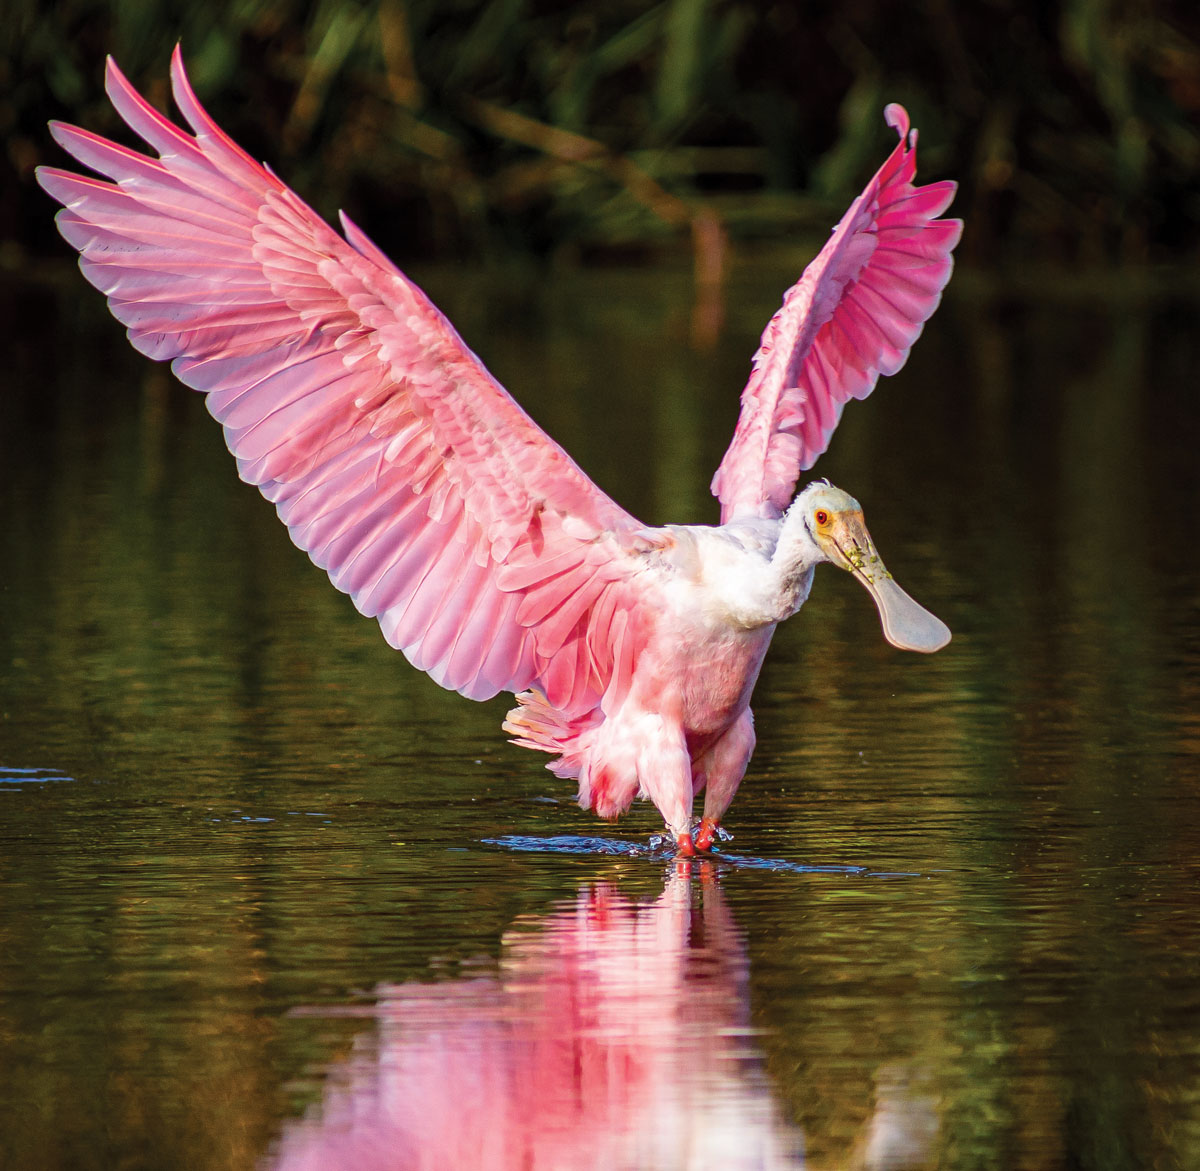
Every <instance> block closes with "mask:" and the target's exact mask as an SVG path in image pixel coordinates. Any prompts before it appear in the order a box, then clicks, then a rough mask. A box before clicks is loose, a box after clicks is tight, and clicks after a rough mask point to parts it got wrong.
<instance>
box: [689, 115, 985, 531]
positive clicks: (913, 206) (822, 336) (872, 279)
mask: <svg viewBox="0 0 1200 1171" xmlns="http://www.w3.org/2000/svg"><path fill="white" fill-rule="evenodd" d="M885 116H886V118H887V121H888V124H889V125H890V126H892V127H894V128H895V130H896V131H897V132H898V133H899V135H900V144H899V145H898V146H897V147H896V149H895V150H894V151H893V152H892V153H891V155H889V156H888V159H887V160H886V162H884V164H883V166H882V167H881V168H880V169H879V171H878V173H877V174H876V175H875V176H874V178H872V179H871V181H870V182H869V183H868V184H867V186H866V188H865V189H864V190H863V192H862V194H861V195H859V197H858V198H857V199H856V200H855V201H854V202H853V203H852V204H851V205H850V208H849V210H848V211H847V212H846V214H845V215H844V216H843V217H842V220H841V222H840V223H839V224H838V226H837V227H836V228H835V229H834V230H833V234H832V236H831V237H830V239H829V241H828V242H827V243H826V245H825V247H824V248H822V249H821V252H820V254H819V255H818V256H817V258H816V259H815V260H814V261H813V262H812V263H811V264H810V265H809V266H808V268H807V269H805V271H804V274H803V275H802V276H801V278H800V280H799V281H798V282H797V283H796V284H795V285H793V286H792V288H791V289H789V290H788V292H787V295H786V296H785V297H784V300H783V307H782V308H781V309H780V310H779V312H778V313H776V314H775V316H774V317H773V318H771V321H770V322H769V324H768V325H767V328H766V331H765V332H764V333H763V337H762V344H761V346H760V347H759V350H758V353H757V354H755V356H754V362H753V366H752V370H751V374H750V380H749V382H748V383H747V384H746V388H745V390H744V391H743V392H742V410H741V414H740V415H739V417H738V425H737V430H736V432H735V433H734V437H733V441H732V443H731V444H730V445H729V449H728V450H727V451H726V453H725V457H724V459H723V460H722V461H721V466H720V467H719V468H718V469H717V474H716V475H715V476H714V477H713V482H712V490H713V495H715V496H716V497H717V498H718V499H719V500H720V501H721V519H722V521H729V520H732V519H734V518H735V517H772V518H773V517H778V516H780V515H781V514H782V513H783V511H784V510H785V509H786V508H787V506H788V504H789V503H790V501H791V499H792V495H793V493H794V492H795V488H796V481H797V479H798V477H799V475H800V473H801V471H804V470H806V469H807V468H810V467H812V465H813V464H814V463H815V462H816V460H817V457H818V456H819V455H820V454H821V453H822V452H823V451H824V450H825V448H826V447H827V446H828V444H829V438H830V436H831V435H832V433H833V430H834V428H835V427H836V426H837V423H838V420H839V419H840V417H841V411H842V407H843V406H844V405H845V403H846V402H847V401H848V400H849V399H852V398H865V397H866V396H867V395H868V394H870V393H871V391H872V390H873V389H874V387H875V383H876V380H877V379H878V377H879V375H880V374H894V373H895V372H896V371H897V370H899V369H900V367H901V366H903V365H904V363H905V361H906V360H907V358H908V352H909V349H910V348H911V346H912V344H913V342H914V341H916V339H917V337H918V336H920V333H921V328H922V326H923V324H924V322H925V321H926V320H927V319H928V318H929V317H930V315H931V314H932V313H933V311H934V310H935V309H936V308H937V305H938V301H939V300H940V298H941V294H942V289H943V288H945V285H946V282H947V281H948V280H949V279H950V272H951V269H952V267H953V260H952V258H951V251H952V250H953V248H954V247H955V245H956V244H957V243H958V239H959V236H960V235H961V234H962V223H961V221H959V220H939V219H937V218H936V217H938V216H939V215H941V214H942V212H944V211H945V210H946V208H947V207H948V206H949V205H950V201H951V200H952V199H953V198H954V192H955V184H954V183H952V182H950V181H947V180H943V181H942V182H939V183H931V184H928V185H927V186H924V187H914V186H913V178H914V177H915V175H916V147H917V133H916V131H915V130H913V131H910V130H909V125H908V115H907V113H905V111H904V110H903V108H902V107H900V106H897V105H890V106H888V107H887V109H886V111H885Z"/></svg>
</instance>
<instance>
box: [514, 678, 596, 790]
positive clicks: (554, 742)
mask: <svg viewBox="0 0 1200 1171" xmlns="http://www.w3.org/2000/svg"><path fill="white" fill-rule="evenodd" d="M603 719H604V716H603V714H602V713H601V711H600V709H599V708H598V707H596V708H592V709H591V710H590V711H588V712H585V713H584V714H583V715H581V716H567V715H566V714H565V713H563V712H561V711H559V710H558V708H556V707H552V706H551V704H550V702H549V701H548V700H547V699H546V697H545V695H543V694H542V693H541V692H540V691H537V690H532V691H523V692H521V694H520V695H518V696H517V706H516V707H515V708H513V709H512V711H510V712H509V713H508V715H507V716H506V717H505V720H504V725H503V726H504V730H505V731H506V732H507V733H508V734H509V735H510V736H511V737H512V743H513V744H517V745H519V746H520V747H521V748H533V749H535V750H536V751H538V752H549V753H551V754H552V755H554V756H557V757H558V759H557V760H552V761H551V762H550V763H549V764H548V765H546V767H547V768H548V769H549V770H550V771H551V772H552V773H553V774H554V775H555V776H556V777H564V778H568V777H570V778H574V777H578V776H579V774H580V772H581V771H582V769H583V765H584V761H585V760H586V759H587V754H588V750H589V749H590V748H591V744H592V738H593V736H594V735H595V731H596V729H597V728H598V727H599V726H600V724H601V722H602V721H603Z"/></svg>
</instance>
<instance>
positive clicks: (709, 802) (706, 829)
mask: <svg viewBox="0 0 1200 1171" xmlns="http://www.w3.org/2000/svg"><path fill="white" fill-rule="evenodd" d="M753 751H754V717H753V715H751V713H750V709H749V708H747V709H746V710H745V711H744V712H742V714H741V715H740V716H738V718H737V719H736V720H735V721H734V722H733V723H732V724H731V725H730V726H729V729H728V731H726V732H725V734H724V735H723V736H722V737H721V738H720V739H719V740H718V741H717V742H716V743H715V744H713V745H712V746H711V747H710V748H709V749H708V751H707V752H705V754H704V755H703V756H702V757H701V758H700V759H699V760H698V761H697V762H696V769H697V770H698V771H699V770H703V772H704V773H705V775H706V776H707V778H708V784H707V785H706V786H705V789H704V816H703V817H702V818H701V819H700V828H699V829H698V830H697V831H696V842H695V845H696V849H697V850H703V851H705V852H707V851H709V850H711V849H712V845H713V842H714V841H716V837H717V830H718V829H719V828H720V825H721V815H722V814H723V813H724V812H725V810H726V809H728V808H729V803H730V801H732V800H733V795H734V793H736V792H737V790H738V785H740V784H741V783H742V777H744V776H745V775H746V765H747V764H749V763H750V754H751V753H752V752H753Z"/></svg>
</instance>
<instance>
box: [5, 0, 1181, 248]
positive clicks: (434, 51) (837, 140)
mask: <svg viewBox="0 0 1200 1171" xmlns="http://www.w3.org/2000/svg"><path fill="white" fill-rule="evenodd" d="M5 7H6V18H5V20H4V21H3V22H0V26H2V27H0V45H3V51H0V129H2V130H3V136H4V141H5V143H6V152H5V155H4V158H3V162H2V163H0V239H3V240H4V241H6V242H7V245H6V246H7V249H8V253H9V256H10V258H16V260H18V261H19V260H20V259H21V258H23V257H24V256H27V255H28V254H30V253H34V254H38V253H45V252H47V251H50V250H51V249H52V247H53V245H52V237H51V232H50V229H49V227H48V223H47V221H48V216H47V215H46V214H45V212H46V206H45V202H44V200H43V199H42V197H41V195H40V193H39V192H37V191H36V189H35V188H34V187H33V185H32V182H31V173H32V168H33V167H34V166H35V165H37V164H38V163H40V162H48V161H55V160H56V158H57V151H56V150H55V148H54V146H53V143H51V142H50V141H49V139H48V136H47V135H46V133H45V121H46V119H47V118H49V117H66V118H70V119H74V120H78V121H81V122H84V123H86V124H87V125H89V126H92V127H96V128H99V129H102V130H107V131H112V130H114V129H115V119H114V116H113V115H112V114H111V112H110V111H109V110H108V109H107V107H106V105H105V103H104V101H103V96H102V92H101V75H102V68H101V63H102V60H103V57H104V55H105V54H106V53H109V52H111V53H112V54H113V55H114V56H115V57H116V58H117V59H118V60H119V61H120V62H121V64H122V67H123V68H124V69H125V70H126V71H127V72H128V73H129V75H130V76H131V78H132V79H133V80H134V81H135V83H137V84H138V85H139V86H142V87H145V88H146V89H147V90H148V91H149V93H150V94H151V96H152V98H153V99H154V100H155V101H158V102H163V101H165V97H166V89H165V79H166V67H167V58H168V54H169V53H170V50H171V48H172V46H173V44H174V43H175V42H176V41H177V40H179V41H181V42H182V44H183V46H184V49H185V53H186V56H187V60H188V63H189V67H190V70H191V73H192V76H193V79H194V82H195V84H196V88H197V90H198V91H199V93H200V95H201V97H202V99H203V100H205V101H206V102H207V103H208V104H209V106H210V109H211V110H212V112H213V113H214V115H215V116H216V117H217V119H218V120H219V121H220V122H221V123H222V124H223V125H225V126H227V127H228V128H229V129H230V131H231V132H232V133H233V134H234V136H235V137H236V138H238V139H239V141H241V142H243V143H245V144H246V145H247V146H248V148H249V149H250V150H251V151H252V153H254V154H255V155H256V156H258V157H262V158H267V159H268V160H269V161H270V162H271V163H272V165H273V166H275V168H276V169H277V170H279V171H280V172H282V173H284V174H285V175H286V176H287V177H288V179H289V180H290V181H291V182H292V183H293V185H295V186H297V187H298V188H299V189H300V190H301V191H302V192H304V194H305V195H306V196H307V197H308V198H310V199H311V200H312V201H313V202H314V203H316V205H317V206H318V207H319V208H320V209H321V210H322V212H324V213H326V214H328V213H330V212H332V211H333V210H334V209H336V208H337V207H339V206H344V207H345V208H346V209H347V210H348V211H349V212H350V214H351V215H352V216H353V217H354V218H356V219H358V220H360V221H361V222H362V223H363V224H364V225H365V226H366V227H367V228H368V229H369V230H370V231H371V233H372V234H373V235H374V236H375V237H376V238H377V239H378V240H379V242H380V243H381V244H382V245H383V246H384V248H385V249H386V250H388V251H391V252H392V253H393V254H394V255H396V256H398V257H399V258H401V259H412V258H419V257H428V258H432V257H438V258H444V257H447V256H460V257H461V256H473V257H478V256H486V255H493V254H496V253H504V252H512V251H519V252H527V253H533V254H539V255H545V254H554V255H556V256H560V257H561V256H566V257H571V256H576V257H579V258H582V259H588V258H589V257H591V256H593V255H595V254H597V253H602V254H606V255H611V254H613V253H614V252H617V253H618V254H620V255H621V256H622V257H623V258H624V257H629V258H633V259H637V258H641V257H643V256H645V255H647V254H654V253H656V252H658V251H660V250H661V249H662V248H663V247H664V246H671V245H676V246H677V245H678V244H679V243H684V244H686V242H687V240H688V233H689V231H690V233H691V238H692V239H693V240H694V242H695V245H696V253H697V256H698V257H699V258H700V259H703V258H704V256H705V255H715V256H716V257H717V259H718V260H719V256H720V247H719V241H720V239H721V238H723V236H724V234H726V233H728V234H729V235H731V236H733V237H734V238H735V239H739V240H745V239H749V238H754V237H757V236H763V235H766V236H771V237H775V236H778V235H780V234H783V233H785V232H786V233H791V232H796V231H798V230H805V231H808V230H819V231H820V232H821V233H822V234H823V233H824V231H825V230H826V229H827V227H828V223H829V215H830V211H831V210H833V209H836V208H837V207H838V206H839V205H840V204H841V203H842V202H843V201H844V200H845V198H846V197H847V195H849V194H850V193H852V192H853V190H854V189H855V188H856V187H857V185H858V184H859V183H861V181H862V180H863V178H864V176H865V175H866V174H867V173H869V171H870V169H871V167H872V166H873V165H874V164H875V162H876V160H878V159H879V157H880V155H881V152H882V150H883V149H885V147H886V145H887V143H888V141H889V139H890V134H891V132H890V131H887V130H886V128H885V127H884V126H883V122H882V117H881V115H882V108H883V106H884V104H885V103H886V102H888V101H900V102H903V103H905V104H906V105H907V106H908V107H909V110H910V112H911V113H912V115H913V120H914V122H915V123H916V125H918V126H919V127H920V128H921V131H922V134H923V139H922V141H923V148H924V149H923V154H922V159H921V162H922V171H923V174H924V175H926V176H932V177H938V176H947V175H950V176H954V177H956V178H958V179H959V180H960V181H961V182H962V184H963V190H962V193H961V194H960V197H959V201H958V204H957V210H958V211H959V213H960V214H962V215H963V216H965V217H966V219H967V221H968V225H969V230H968V235H967V237H966V240H965V242H964V255H965V256H966V257H967V258H969V259H972V260H975V261H977V262H981V263H988V264H990V263H996V262H999V261H1002V260H1004V259H1005V258H1008V257H1011V258H1013V259H1015V260H1020V259H1022V258H1025V257H1029V256H1037V257H1038V258H1041V259H1053V260H1058V261H1062V262H1065V263H1068V264H1079V263H1091V262H1097V261H1113V260H1126V261H1130V260H1133V261H1140V260H1148V261H1162V260H1167V259H1179V258H1181V256H1182V257H1188V256H1189V255H1190V256H1191V257H1194V256H1195V253H1196V251H1197V248H1198V246H1200V230H1198V228H1197V225H1198V224H1200V184H1197V182H1196V176H1197V174H1198V173H1200V118H1198V117H1197V115H1198V113H1200V43H1198V41H1197V37H1196V35H1195V31H1196V30H1195V29H1194V28H1188V27H1187V25H1186V23H1185V20H1186V18H1185V17H1184V16H1183V15H1182V14H1183V12H1184V10H1185V8H1186V7H1187V6H1181V5H1171V4H1169V3H1167V2H1166V0H1140V2H1139V0H1126V2H1124V3H1122V2H1119V0H1058V2H1056V3H1046V4H1041V3H1033V2H1031V0H991V2H989V3H984V4H971V5H967V4H954V3H953V2H952V0H924V2H923V3H920V4H916V5H899V4H895V3H888V2H886V0H861V2H860V3H857V4H854V5H846V4H842V3H836V4H835V3H811V4H807V5H799V4H796V3H794V2H791V0H788V2H778V3H763V2H760V0H662V2H661V3H657V4H655V3H646V2H645V0H641V2H633V0H625V2H617V3H613V2H612V0H604V2H600V0H575V2H572V3H562V2H558V3H553V2H549V0H540V2H535V0H363V2H356V0H217V2H214V3H212V4H204V5H200V4H182V3H179V0H138V2H137V3H130V2H127V0H62V2H61V3H59V4H57V5H55V6H53V7H47V6H46V5H44V4H39V3H37V0H6V5H5ZM1193 23H1194V22H1193ZM5 42H7V43H5Z"/></svg>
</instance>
